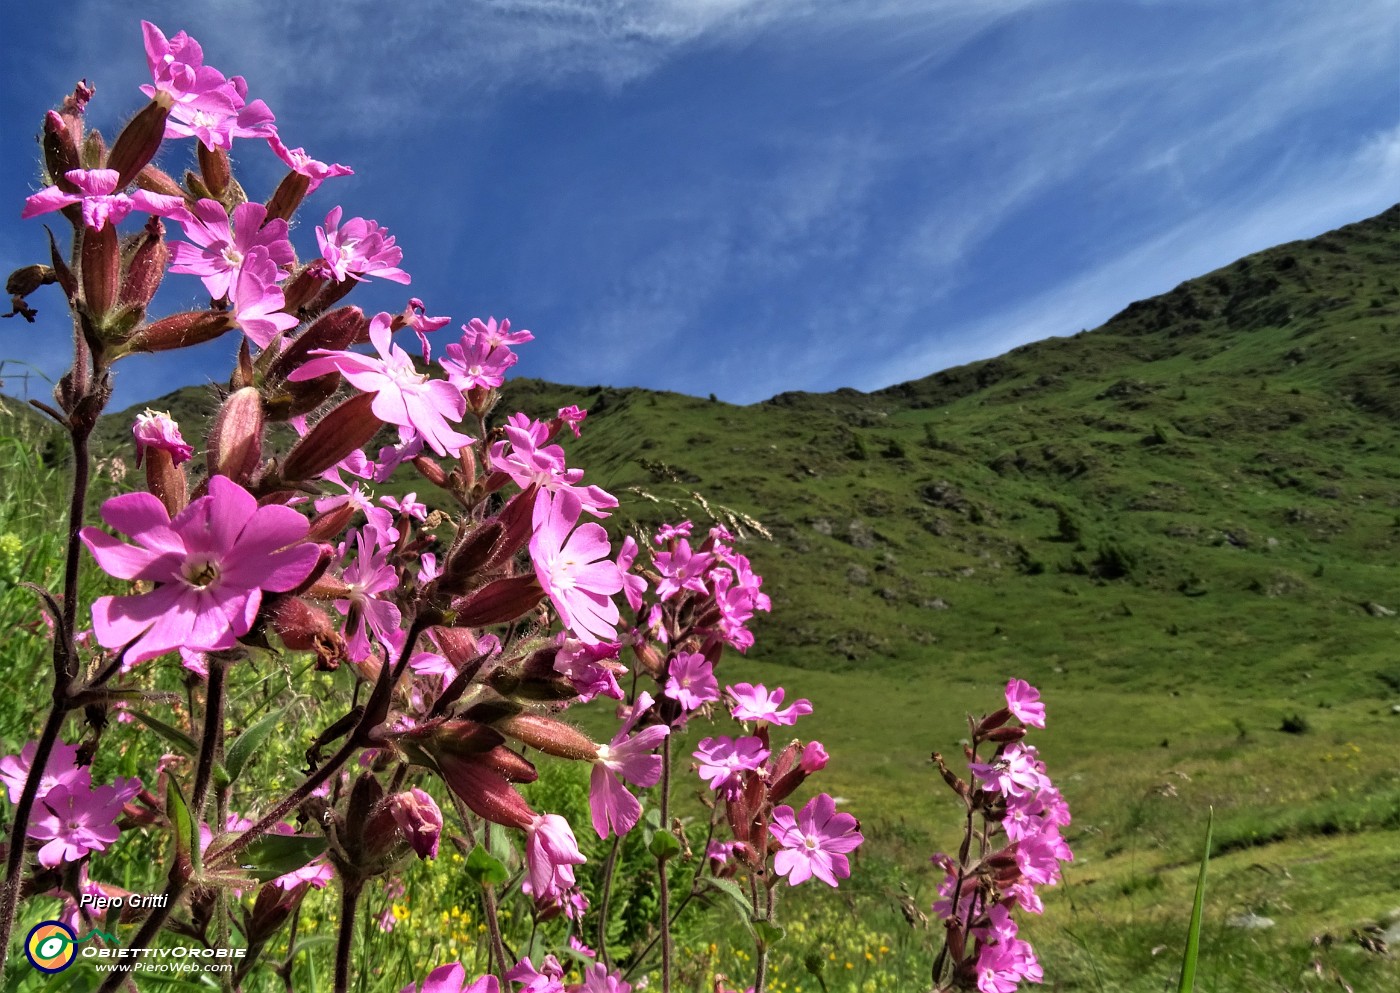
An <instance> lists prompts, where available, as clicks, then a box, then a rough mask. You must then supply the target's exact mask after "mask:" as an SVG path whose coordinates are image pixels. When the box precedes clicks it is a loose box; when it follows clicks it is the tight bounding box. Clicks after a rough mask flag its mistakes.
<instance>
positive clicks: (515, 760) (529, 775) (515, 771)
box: [479, 745, 540, 783]
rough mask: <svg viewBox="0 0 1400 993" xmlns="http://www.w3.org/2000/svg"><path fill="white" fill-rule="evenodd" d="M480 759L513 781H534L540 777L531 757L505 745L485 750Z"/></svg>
mask: <svg viewBox="0 0 1400 993" xmlns="http://www.w3.org/2000/svg"><path fill="white" fill-rule="evenodd" d="M479 760H480V761H481V762H484V763H485V764H486V765H487V766H489V767H490V768H492V769H494V770H495V771H496V772H499V773H500V774H501V775H502V776H504V777H506V779H508V780H510V781H511V782H512V783H533V782H534V781H535V780H537V779H539V778H540V774H539V770H537V769H536V768H535V766H534V763H532V762H531V761H530V760H529V759H527V758H525V756H523V755H521V754H520V753H519V752H513V751H511V750H510V749H509V748H507V747H506V746H505V745H497V746H496V747H495V748H492V749H491V750H490V751H487V752H483V753H482V754H481V755H480V756H479Z"/></svg>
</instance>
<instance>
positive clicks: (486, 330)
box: [462, 317, 535, 348]
mask: <svg viewBox="0 0 1400 993" xmlns="http://www.w3.org/2000/svg"><path fill="white" fill-rule="evenodd" d="M462 330H463V331H471V332H473V333H475V334H476V335H477V336H478V337H480V339H481V340H483V341H485V342H486V343H487V344H488V345H490V346H491V347H492V348H495V347H496V346H498V345H523V344H525V343H526V342H527V341H534V340H535V336H534V335H533V334H531V333H530V332H529V331H525V330H523V329H522V330H520V331H512V330H511V329H510V321H508V320H506V319H505V318H502V319H501V323H500V324H497V323H496V319H495V318H494V317H488V318H487V319H486V320H485V322H483V321H482V320H481V318H479V317H473V318H472V319H471V322H470V323H468V324H465V325H463V326H462Z"/></svg>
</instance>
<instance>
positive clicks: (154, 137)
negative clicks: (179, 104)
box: [107, 93, 173, 190]
mask: <svg viewBox="0 0 1400 993" xmlns="http://www.w3.org/2000/svg"><path fill="white" fill-rule="evenodd" d="M171 103H173V100H172V98H171V96H170V95H169V94H168V93H157V94H156V96H155V99H154V100H152V101H151V102H150V103H148V104H147V105H146V106H145V107H143V108H142V109H141V111H140V112H139V113H137V115H136V116H135V117H133V118H132V119H131V121H130V122H129V123H128V124H127V126H126V127H124V128H122V132H121V134H119V135H117V140H116V142H115V143H114V144H113V145H112V154H111V155H109V156H107V168H108V169H115V170H116V171H117V189H119V190H120V189H122V188H123V187H125V186H126V185H127V184H128V183H130V182H131V181H132V180H133V179H135V178H136V176H137V174H138V173H140V172H141V170H142V169H144V168H146V166H147V164H149V163H150V161H151V159H153V158H155V157H156V150H157V149H159V148H160V143H161V140H162V138H163V137H164V136H165V119H166V118H167V117H169V116H170V105H171Z"/></svg>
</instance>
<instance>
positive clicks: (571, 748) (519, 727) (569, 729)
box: [496, 714, 598, 762]
mask: <svg viewBox="0 0 1400 993" xmlns="http://www.w3.org/2000/svg"><path fill="white" fill-rule="evenodd" d="M496 727H497V728H499V729H500V730H501V731H502V732H504V733H505V734H506V735H507V736H508V737H511V738H514V739H515V740H516V741H519V742H522V743H524V744H526V745H529V746H530V747H531V748H535V749H538V750H539V751H541V752H544V753H545V754H546V755H553V756H554V757H555V758H561V759H573V760H575V761H577V762H592V761H593V760H594V759H596V758H597V757H598V745H597V743H596V742H594V741H593V740H592V739H590V738H589V737H588V735H586V734H584V733H583V732H582V731H580V730H579V729H578V728H576V727H574V726H573V725H572V724H568V723H565V722H564V721H559V720H555V719H554V718H553V717H545V716H543V715H541V714H516V715H515V716H513V717H507V718H506V719H505V720H503V721H497V722H496Z"/></svg>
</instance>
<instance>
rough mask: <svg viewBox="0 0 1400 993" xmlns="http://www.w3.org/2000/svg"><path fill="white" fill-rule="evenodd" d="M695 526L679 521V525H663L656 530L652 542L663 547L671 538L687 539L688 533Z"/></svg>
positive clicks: (688, 522)
mask: <svg viewBox="0 0 1400 993" xmlns="http://www.w3.org/2000/svg"><path fill="white" fill-rule="evenodd" d="M694 527H695V525H694V524H692V523H691V522H690V521H681V522H680V523H679V524H663V525H661V527H659V528H657V531H656V537H655V538H653V539H652V540H653V541H655V542H656V543H657V544H658V545H664V544H665V543H666V542H668V541H670V540H671V539H673V538H689V537H690V531H691V529H692V528H694Z"/></svg>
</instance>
